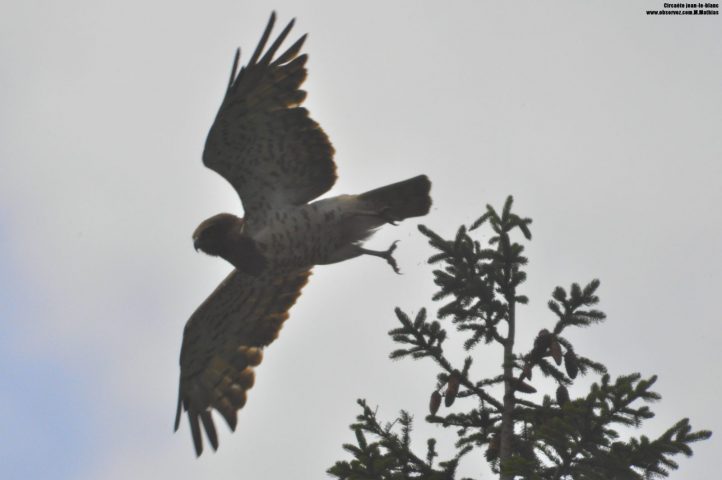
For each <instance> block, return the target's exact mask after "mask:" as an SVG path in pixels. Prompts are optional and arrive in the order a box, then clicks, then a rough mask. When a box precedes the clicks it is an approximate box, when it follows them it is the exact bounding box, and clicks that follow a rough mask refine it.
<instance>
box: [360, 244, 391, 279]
mask: <svg viewBox="0 0 722 480" xmlns="http://www.w3.org/2000/svg"><path fill="white" fill-rule="evenodd" d="M397 243H399V241H398V240H396V241H395V242H394V243H392V244H391V246H390V247H389V248H388V249H386V250H384V251H378V250H367V249H365V248H363V247H359V251H360V252H361V253H362V254H364V255H373V256H374V257H380V258H383V259H384V260H386V261H387V262H388V263H389V265H391V268H393V269H394V272H396V273H398V274H399V275H400V274H401V271H400V270H399V266H398V265H397V264H396V259H395V258H394V257H393V255H392V254H393V253H394V250H396V244H397Z"/></svg>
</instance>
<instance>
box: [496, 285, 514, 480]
mask: <svg viewBox="0 0 722 480" xmlns="http://www.w3.org/2000/svg"><path fill="white" fill-rule="evenodd" d="M507 302H508V304H509V332H508V334H507V337H506V343H504V379H505V380H504V410H503V411H502V413H501V441H500V445H499V465H500V466H503V465H504V463H505V461H506V460H507V459H508V458H509V457H511V455H512V453H513V452H512V442H513V437H514V418H513V416H512V413H513V411H514V403H515V400H516V399H515V398H514V387H513V386H512V384H511V381H510V380H511V378H512V376H513V375H514V368H513V366H514V356H513V355H514V333H515V328H514V327H515V318H514V314H515V308H514V307H515V301H514V297H511V299H509V298H507ZM499 478H500V479H501V480H513V477H512V475H508V474H504V472H503V471H502V472H501V475H500V476H499Z"/></svg>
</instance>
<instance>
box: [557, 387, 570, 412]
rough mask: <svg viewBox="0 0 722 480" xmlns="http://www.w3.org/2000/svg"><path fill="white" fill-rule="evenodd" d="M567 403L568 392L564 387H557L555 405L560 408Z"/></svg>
mask: <svg viewBox="0 0 722 480" xmlns="http://www.w3.org/2000/svg"><path fill="white" fill-rule="evenodd" d="M568 401H569V390H567V387H565V386H564V385H559V387H557V403H558V404H559V406H560V407H561V406H562V405H564V404H565V403H567V402H568Z"/></svg>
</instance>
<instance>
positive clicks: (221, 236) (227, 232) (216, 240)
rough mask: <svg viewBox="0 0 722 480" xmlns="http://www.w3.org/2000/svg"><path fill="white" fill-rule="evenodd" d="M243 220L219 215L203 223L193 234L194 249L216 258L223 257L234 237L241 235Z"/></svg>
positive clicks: (228, 215) (229, 215)
mask: <svg viewBox="0 0 722 480" xmlns="http://www.w3.org/2000/svg"><path fill="white" fill-rule="evenodd" d="M242 228H243V219H242V218H238V217H236V216H235V215H231V214H230V213H219V214H218V215H214V216H212V217H211V218H209V219H207V220H205V221H203V223H201V224H200V225H198V228H196V230H195V232H193V247H194V248H195V249H196V251H198V250H200V251H202V252H204V253H207V254H208V255H213V256H214V257H217V256H223V255H224V254H225V253H226V252H227V251H228V248H229V245H230V242H231V240H232V239H233V237H234V235H240V234H241V230H242Z"/></svg>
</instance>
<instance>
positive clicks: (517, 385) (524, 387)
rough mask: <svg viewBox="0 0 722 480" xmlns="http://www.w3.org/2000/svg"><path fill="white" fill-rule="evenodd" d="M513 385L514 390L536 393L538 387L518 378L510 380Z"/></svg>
mask: <svg viewBox="0 0 722 480" xmlns="http://www.w3.org/2000/svg"><path fill="white" fill-rule="evenodd" d="M510 382H511V386H512V387H514V390H517V391H519V392H522V393H536V388H534V387H532V386H531V385H529V384H528V383H526V382H524V381H523V380H520V379H518V378H512V379H511V380H510Z"/></svg>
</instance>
